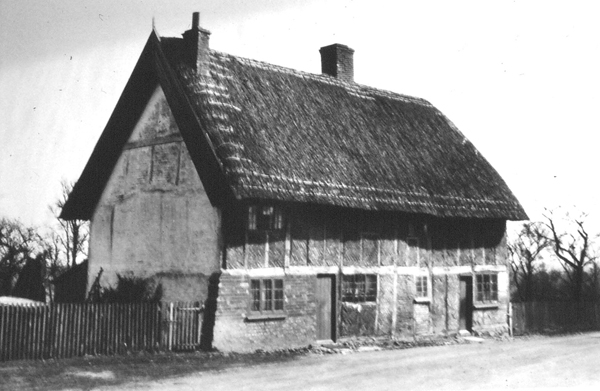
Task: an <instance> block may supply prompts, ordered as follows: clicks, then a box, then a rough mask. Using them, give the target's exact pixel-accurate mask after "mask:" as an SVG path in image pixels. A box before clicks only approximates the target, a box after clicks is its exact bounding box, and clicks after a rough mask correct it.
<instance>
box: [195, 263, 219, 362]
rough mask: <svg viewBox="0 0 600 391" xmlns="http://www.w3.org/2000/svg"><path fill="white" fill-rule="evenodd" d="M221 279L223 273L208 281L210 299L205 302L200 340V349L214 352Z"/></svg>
mask: <svg viewBox="0 0 600 391" xmlns="http://www.w3.org/2000/svg"><path fill="white" fill-rule="evenodd" d="M220 278H221V273H213V274H211V276H210V277H209V279H208V297H207V298H206V301H205V302H204V319H203V321H202V334H201V338H200V349H202V350H212V343H213V337H214V328H215V317H216V313H217V298H218V297H219V281H220Z"/></svg>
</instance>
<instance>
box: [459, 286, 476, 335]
mask: <svg viewBox="0 0 600 391" xmlns="http://www.w3.org/2000/svg"><path fill="white" fill-rule="evenodd" d="M459 311H460V318H459V329H460V330H468V331H471V328H472V327H473V277H471V276H461V277H460V309H459Z"/></svg>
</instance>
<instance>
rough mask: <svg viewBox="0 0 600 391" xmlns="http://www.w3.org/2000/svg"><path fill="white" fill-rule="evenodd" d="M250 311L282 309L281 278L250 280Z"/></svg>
mask: <svg viewBox="0 0 600 391" xmlns="http://www.w3.org/2000/svg"><path fill="white" fill-rule="evenodd" d="M250 295H251V297H252V302H251V304H250V309H251V311H254V312H275V311H283V301H284V299H283V280H282V279H256V280H250Z"/></svg>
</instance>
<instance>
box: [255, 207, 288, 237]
mask: <svg viewBox="0 0 600 391" xmlns="http://www.w3.org/2000/svg"><path fill="white" fill-rule="evenodd" d="M283 227H284V224H283V211H282V210H281V209H280V208H278V207H275V206H250V207H249V208H248V229H249V230H250V231H278V230H282V229H283Z"/></svg>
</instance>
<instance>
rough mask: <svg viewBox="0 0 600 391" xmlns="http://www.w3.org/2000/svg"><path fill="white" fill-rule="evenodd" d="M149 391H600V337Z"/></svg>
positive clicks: (291, 368) (300, 368) (289, 365)
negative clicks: (443, 390) (574, 390)
mask: <svg viewBox="0 0 600 391" xmlns="http://www.w3.org/2000/svg"><path fill="white" fill-rule="evenodd" d="M118 388H119V389H144V390H161V391H168V390H263V391H266V390H278V391H282V390H283V391H294V390H363V391H376V390H438V389H450V390H457V389H459V390H501V389H509V390H512V389H532V388H535V389H538V390H540V389H552V390H557V389H569V390H571V389H590V390H599V389H600V333H589V334H583V335H575V336H567V337H551V338H550V337H535V338H531V339H527V340H523V339H519V340H515V341H505V342H496V341H485V342H484V343H480V344H468V345H453V346H442V347H429V348H416V349H407V350H395V351H377V352H362V353H352V354H346V355H339V354H338V355H326V356H308V357H302V358H300V359H298V360H296V361H292V362H286V363H275V364H268V365H264V366H260V367H241V368H231V369H227V370H224V371H221V372H211V373H206V372H205V373H198V374H195V375H190V376H185V377H181V378H176V379H169V380H162V381H159V382H148V383H136V384H125V385H121V386H119V387H118Z"/></svg>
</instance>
